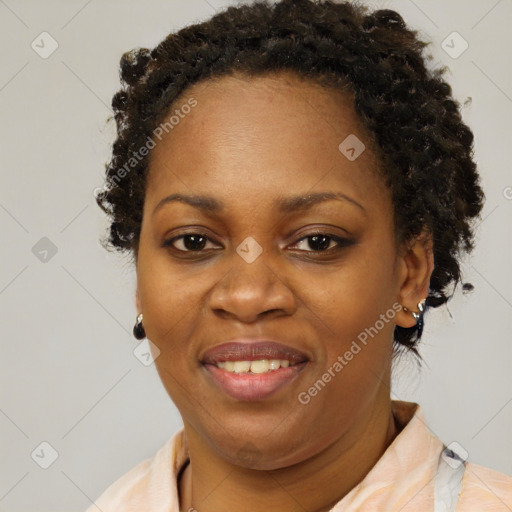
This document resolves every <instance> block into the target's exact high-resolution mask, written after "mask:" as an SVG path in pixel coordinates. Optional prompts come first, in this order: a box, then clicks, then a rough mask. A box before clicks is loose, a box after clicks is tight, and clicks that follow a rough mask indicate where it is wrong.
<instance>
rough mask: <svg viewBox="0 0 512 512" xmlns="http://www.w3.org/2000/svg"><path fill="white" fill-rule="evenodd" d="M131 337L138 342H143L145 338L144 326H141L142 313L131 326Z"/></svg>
mask: <svg viewBox="0 0 512 512" xmlns="http://www.w3.org/2000/svg"><path fill="white" fill-rule="evenodd" d="M133 335H134V336H135V338H137V339H138V340H143V339H144V338H145V337H146V331H145V330H144V326H143V325H142V313H141V314H140V315H139V316H137V321H136V322H135V325H134V326H133Z"/></svg>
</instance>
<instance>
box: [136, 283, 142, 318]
mask: <svg viewBox="0 0 512 512" xmlns="http://www.w3.org/2000/svg"><path fill="white" fill-rule="evenodd" d="M135 308H136V309H137V315H139V314H140V313H142V303H141V301H140V295H139V289H138V288H137V289H136V290H135Z"/></svg>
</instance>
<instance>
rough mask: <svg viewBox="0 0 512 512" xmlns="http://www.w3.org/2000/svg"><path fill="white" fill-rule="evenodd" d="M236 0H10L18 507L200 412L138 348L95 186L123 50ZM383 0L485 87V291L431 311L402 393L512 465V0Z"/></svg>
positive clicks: (7, 257) (5, 347)
mask: <svg viewBox="0 0 512 512" xmlns="http://www.w3.org/2000/svg"><path fill="white" fill-rule="evenodd" d="M234 3H235V2H230V1H225V0H208V1H206V0H174V1H163V0H158V1H157V0H153V1H145V2H141V1H136V0H122V1H121V0H117V1H102V2H100V1H98V0H89V1H86V0H72V1H66V2H64V1H56V0H54V1H35V0H34V1H27V0H0V41H1V54H2V60H1V64H2V65H1V67H0V112H1V133H0V141H1V159H0V166H1V173H2V174H1V192H0V223H1V230H2V231H1V233H2V237H1V240H2V242H1V266H0V269H1V275H0V301H1V304H0V312H1V320H2V323H1V325H2V327H1V359H0V365H1V388H0V389H1V393H0V433H1V452H0V460H1V461H2V463H1V465H0V467H1V469H0V511H9V512H22V511H23V512H26V511H38V512H39V511H52V512H59V511H61V512H64V511H66V512H71V511H82V510H84V509H85V508H87V507H88V506H89V505H90V503H91V501H92V500H94V498H96V497H98V496H99V495H100V494H101V492H103V491H104V490H105V489H106V488H107V487H108V485H110V484H111V483H113V482H114V480H116V479H117V478H118V477H119V476H121V475H122V474H124V473H125V472H126V471H128V470H129V469H130V468H132V467H133V466H134V465H135V464H137V463H138V462H140V461H141V460H143V459H145V458H147V457H150V456H151V455H153V454H154V453H155V452H156V450H157V449H158V448H159V447H160V446H161V445H162V444H163V443H164V442H165V441H166V440H167V439H168V438H169V437H170V436H171V435H172V434H173V433H174V432H175V431H176V430H178V429H179V428H180V427H181V426H182V423H181V418H180V416H179V414H178V412H177V410H176V409H175V407H174V405H173V404H172V402H171V401H170V399H169V398H168V396H167V394H166V392H165V391H164V389H163V386H162V385H161V383H160V380H159V378H158V375H157V372H156V369H155V367H154V365H149V366H145V365H144V364H143V363H142V362H141V360H140V359H139V358H137V357H136V354H135V353H134V350H135V349H136V348H137V347H138V346H139V345H138V342H137V341H136V340H135V339H134V338H133V337H132V335H131V329H132V326H133V323H134V321H135V313H136V311H135V304H134V290H135V275H134V272H133V269H132V268H131V267H130V264H129V262H128V259H127V258H122V257H119V256H114V255H112V254H109V253H107V252H106V251H105V250H104V249H103V248H102V247H101V246H100V244H99V238H100V237H101V236H102V235H103V234H104V232H105V228H106V226H107V221H106V219H105V218H104V216H103V214H102V212H101V211H100V209H99V208H98V207H97V206H96V204H95V200H94V196H93V191H94V189H95V188H97V187H100V186H101V185H102V179H103V172H104V164H105V162H106V161H107V159H108V156H109V150H110V145H111V144H112V142H113V140H114V136H115V132H114V126H113V123H110V124H107V123H106V119H107V117H108V116H109V115H110V114H111V111H110V101H111V98H112V95H113V94H114V93H115V92H116V91H117V90H118V88H119V79H118V64H119V59H120V57H121V55H122V53H123V52H125V51H127V50H129V49H131V48H134V47H137V46H147V47H153V46H154V45H156V44H157V43H158V42H159V41H160V40H161V39H162V38H164V37H165V36H166V35H167V34H168V33H169V32H170V31H174V30H176V29H179V28H181V27H182V26H184V25H186V24H189V23H191V22H196V21H201V20H204V19H206V18H209V17H210V16H211V15H212V14H214V12H215V11H216V10H219V9H221V8H223V7H224V6H226V5H230V4H234ZM365 3H366V4H367V5H369V6H370V7H372V6H373V7H380V8H393V9H397V10H398V11H399V12H400V13H401V14H402V16H403V17H404V19H405V20H406V22H407V23H408V25H409V26H411V27H413V28H416V29H418V30H419V31H420V33H421V36H422V37H423V38H424V39H426V40H428V41H431V45H430V48H429V50H428V51H429V52H430V53H431V54H432V55H433V60H432V62H431V64H430V65H431V66H439V65H448V66H449V68H450V72H449V74H448V75H447V76H446V78H447V79H448V80H449V82H450V83H451V84H452V86H453V91H454V95H455V97H456V98H457V99H458V100H459V101H460V102H461V104H465V103H466V100H467V99H468V98H471V103H470V104H469V102H468V103H467V104H466V106H464V107H463V109H462V112H463V117H464V119H465V121H466V122H467V123H468V124H469V125H470V127H471V128H472V129H473V131H474V134H475V137H476V141H475V158H476V160H477V162H478V165H479V168H480V172H481V174H482V180H483V186H484V189H485V192H486V196H487V202H486V205H485V209H484V212H483V215H482V220H481V222H480V224H479V226H478V229H477V248H476V250H475V252H474V253H473V256H472V258H471V259H469V260H467V261H465V264H464V278H465V280H466V281H469V282H471V283H473V284H474V286H475V291H474V292H473V293H471V294H467V295H463V294H462V293H461V291H460V289H458V290H457V291H456V293H455V296H454V298H453V300H452V301H451V302H450V303H449V305H448V307H442V308H439V309H437V310H432V311H430V312H429V315H428V316H427V326H426V331H425V334H424V337H423V341H422V346H421V350H422V354H423V356H424V359H425V365H424V367H423V369H422V370H421V372H419V371H418V370H417V369H416V367H415V365H414V364H412V363H411V362H410V361H408V360H407V359H406V360H403V361H402V362H401V363H400V364H399V365H398V366H397V367H396V368H395V382H394V386H393V398H400V399H403V400H411V401H416V402H419V403H420V404H421V405H422V407H423V410H424V414H425V416H426V420H427V423H428V424H429V426H430V428H431V429H432V431H433V432H434V433H435V434H436V435H437V436H438V437H440V438H441V439H442V440H443V441H444V442H445V443H447V444H448V443H450V442H453V441H456V442H458V443H459V444H460V445H461V446H463V447H464V448H465V449H466V450H467V452H468V453H469V459H470V461H472V462H475V463H478V464H482V465H485V466H490V467H493V468H495V469H497V470H499V471H502V472H504V473H507V474H511V475H512V439H511V432H512V379H511V375H512V344H511V341H512V340H511V338H512V335H511V332H512V314H511V313H512V271H511V267H512V266H511V253H512V250H511V249H512V247H511V245H512V244H511V240H512V223H511V222H510V220H511V219H512V188H511V187H512V174H511V171H510V157H511V151H510V148H511V143H512V140H511V133H512V128H511V126H512V125H511V122H510V121H511V115H510V114H511V112H512V90H511V83H512V80H511V78H512V73H511V66H510V62H511V48H512V34H511V31H510V20H511V19H512V2H511V0H499V1H498V0H478V1H476V0H473V1H468V0H456V1H454V0H450V1H447V0H415V1H412V0H400V1H399V0H396V1H367V2H365ZM454 31H455V32H457V35H453V32H454ZM42 32H47V34H43V35H41V33H42ZM447 38H448V39H447ZM41 39H43V41H44V42H43V43H41ZM443 41H445V43H443ZM466 44H467V45H468V47H467V49H465V51H463V52H462V53H460V52H461V50H462V49H463V48H465V45H466ZM52 45H53V46H55V45H58V47H57V48H56V50H55V51H54V52H53V53H52V54H51V55H49V56H47V55H45V53H44V52H50V51H51V50H52ZM443 45H444V46H443ZM446 46H448V48H446ZM445 49H446V50H447V51H445ZM450 53H451V55H450ZM459 53H460V55H458V54H459ZM43 57H46V58H43ZM42 443H43V444H42ZM45 465H48V467H47V469H44V467H43V466H45Z"/></svg>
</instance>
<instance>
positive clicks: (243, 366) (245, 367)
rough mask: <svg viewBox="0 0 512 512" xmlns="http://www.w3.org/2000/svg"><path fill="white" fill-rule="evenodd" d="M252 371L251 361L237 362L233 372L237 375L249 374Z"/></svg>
mask: <svg viewBox="0 0 512 512" xmlns="http://www.w3.org/2000/svg"><path fill="white" fill-rule="evenodd" d="M250 369H251V361H235V366H234V367H233V371H234V372H235V373H242V372H248V371H249V370H250Z"/></svg>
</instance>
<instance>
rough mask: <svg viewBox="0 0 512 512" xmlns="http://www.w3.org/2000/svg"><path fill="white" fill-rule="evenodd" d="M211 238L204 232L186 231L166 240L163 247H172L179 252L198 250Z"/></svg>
mask: <svg viewBox="0 0 512 512" xmlns="http://www.w3.org/2000/svg"><path fill="white" fill-rule="evenodd" d="M208 242H210V243H212V242H211V240H210V239H209V238H208V237H207V236H206V235H204V234H200V233H186V234H183V235H179V236H175V237H173V238H170V239H169V240H166V241H165V242H164V243H163V247H172V248H174V249H176V250H178V251H181V252H200V251H202V250H203V249H205V247H206V245H207V243H208Z"/></svg>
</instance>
